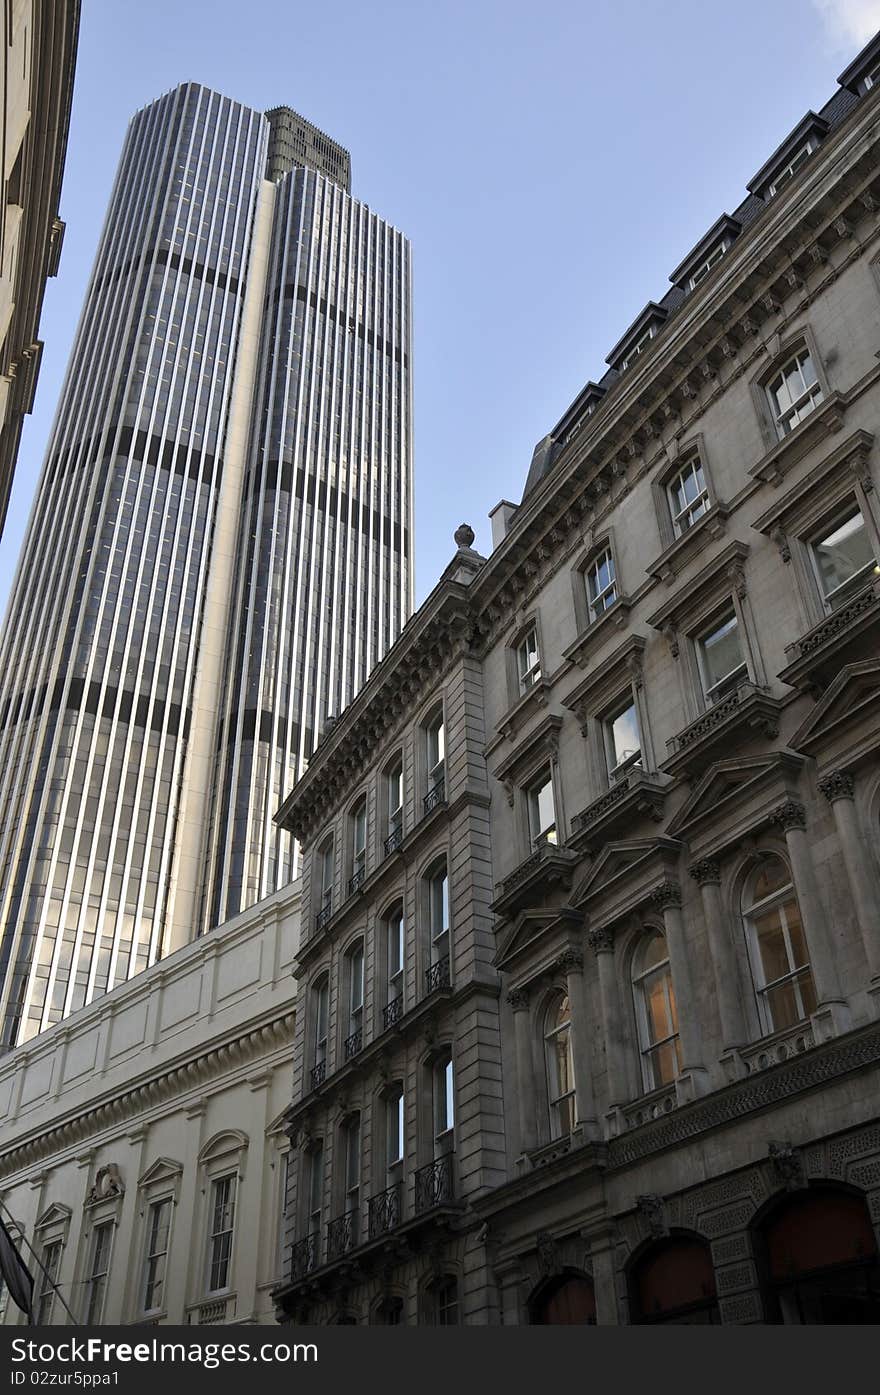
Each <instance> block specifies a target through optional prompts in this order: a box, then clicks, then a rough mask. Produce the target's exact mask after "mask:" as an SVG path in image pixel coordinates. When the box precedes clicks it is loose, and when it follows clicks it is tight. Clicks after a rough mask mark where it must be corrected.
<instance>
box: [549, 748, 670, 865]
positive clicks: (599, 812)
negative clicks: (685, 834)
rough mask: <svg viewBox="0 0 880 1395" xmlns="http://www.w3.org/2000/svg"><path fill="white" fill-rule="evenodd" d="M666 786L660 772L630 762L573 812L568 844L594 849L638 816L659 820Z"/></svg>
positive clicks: (631, 823)
mask: <svg viewBox="0 0 880 1395" xmlns="http://www.w3.org/2000/svg"><path fill="white" fill-rule="evenodd" d="M667 787H668V781H667V780H666V779H665V778H664V777H663V776H662V775H655V774H648V772H647V771H646V770H643V769H642V768H641V766H630V768H629V770H626V771H624V773H623V774H622V775H621V776H620V778H619V779H618V780H615V782H614V784H613V785H612V786H611V788H610V789H607V790H606V791H605V793H604V794H600V796H599V798H598V799H594V800H593V802H592V804H588V805H587V807H586V809H582V810H581V812H580V813H579V814H575V816H574V818H573V819H572V821H571V828H572V833H571V837H570V838H569V840H568V841H569V844H570V845H571V847H573V848H583V849H585V850H586V851H588V852H596V851H598V849H599V848H600V847H601V846H602V844H603V843H606V842H608V841H609V840H610V839H612V838H615V837H618V836H620V835H621V834H623V833H624V832H628V831H629V829H631V827H632V825H633V823H635V822H636V821H637V820H639V819H651V821H652V822H655V823H657V822H659V821H660V820H661V819H662V818H663V805H664V802H665V799H666V789H667Z"/></svg>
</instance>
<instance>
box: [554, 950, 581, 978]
mask: <svg viewBox="0 0 880 1395" xmlns="http://www.w3.org/2000/svg"><path fill="white" fill-rule="evenodd" d="M555 967H556V968H557V969H559V970H561V972H562V973H564V974H581V973H583V971H584V956H583V952H582V951H581V950H579V949H566V950H563V952H562V954H560V956H559V958H558V959H557V960H556V965H555Z"/></svg>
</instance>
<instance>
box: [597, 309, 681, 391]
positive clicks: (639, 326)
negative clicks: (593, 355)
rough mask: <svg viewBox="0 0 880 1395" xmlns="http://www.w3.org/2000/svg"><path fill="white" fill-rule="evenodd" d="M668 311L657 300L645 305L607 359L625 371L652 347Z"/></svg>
mask: <svg viewBox="0 0 880 1395" xmlns="http://www.w3.org/2000/svg"><path fill="white" fill-rule="evenodd" d="M667 314H668V311H667V310H666V308H665V307H664V306H662V305H658V304H657V302H656V301H654V300H651V301H649V302H648V304H647V305H646V306H645V308H644V310H643V311H642V313H641V314H640V315H639V317H638V319H637V320H634V321H633V323H632V324H631V325H630V327H629V329H628V330H627V331H626V334H625V335H624V336H623V338H622V339H619V340H618V342H617V343H616V344H615V346H614V348H613V349H612V350H611V353H610V354H609V355H608V357H607V359H606V360H605V362H606V363H609V364H610V365H611V367H612V368H613V369H614V370H615V372H617V373H625V372H626V370H627V368H630V367H632V365H633V363H635V361H636V359H637V358H640V357H641V355H642V354H643V353H645V351H646V350H647V349H648V348H650V345H651V340H652V339H654V338H655V336H656V334H657V331H658V330H659V329H660V326H661V325H662V324H663V322H664V320H665V319H666V316H667Z"/></svg>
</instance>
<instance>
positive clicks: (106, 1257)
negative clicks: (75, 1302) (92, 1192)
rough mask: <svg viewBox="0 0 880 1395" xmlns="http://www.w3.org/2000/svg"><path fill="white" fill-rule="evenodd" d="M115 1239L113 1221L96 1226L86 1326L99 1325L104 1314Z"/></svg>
mask: <svg viewBox="0 0 880 1395" xmlns="http://www.w3.org/2000/svg"><path fill="white" fill-rule="evenodd" d="M112 1240H113V1222H112V1221H105V1222H104V1224H103V1225H98V1226H95V1229H94V1231H93V1232H92V1262H91V1266H90V1268H89V1278H88V1289H87V1295H86V1326H87V1327H97V1326H98V1325H99V1323H100V1322H101V1319H102V1317H103V1316H104V1294H105V1293H106V1291H107V1274H108V1272H109V1270H110V1247H111V1243H112Z"/></svg>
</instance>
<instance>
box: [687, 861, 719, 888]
mask: <svg viewBox="0 0 880 1395" xmlns="http://www.w3.org/2000/svg"><path fill="white" fill-rule="evenodd" d="M688 872H689V874H690V876H692V877H693V879H694V881H695V882H696V883H697V886H710V885H714V886H717V885H719V884H720V882H721V864H720V862H719V861H718V858H717V857H701V858H700V860H699V862H694V863H692V864H691V866H690V867H689V868H688Z"/></svg>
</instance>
